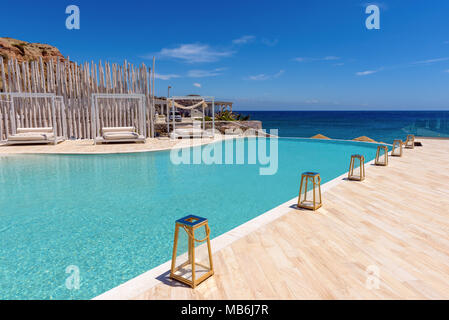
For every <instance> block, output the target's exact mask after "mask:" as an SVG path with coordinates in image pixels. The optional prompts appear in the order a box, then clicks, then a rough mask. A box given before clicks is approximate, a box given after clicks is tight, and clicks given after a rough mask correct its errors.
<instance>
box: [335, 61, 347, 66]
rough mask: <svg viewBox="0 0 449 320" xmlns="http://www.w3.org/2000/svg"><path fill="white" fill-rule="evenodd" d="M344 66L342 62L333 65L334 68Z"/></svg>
mask: <svg viewBox="0 0 449 320" xmlns="http://www.w3.org/2000/svg"><path fill="white" fill-rule="evenodd" d="M344 65H345V64H344V63H343V62H340V63H335V64H334V66H336V67H341V66H344Z"/></svg>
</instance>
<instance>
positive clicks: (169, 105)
mask: <svg viewBox="0 0 449 320" xmlns="http://www.w3.org/2000/svg"><path fill="white" fill-rule="evenodd" d="M175 100H191V101H194V100H203V101H204V102H205V103H207V102H206V101H210V102H211V103H212V132H215V97H210V96H173V97H169V98H167V133H170V112H172V115H173V120H172V125H173V132H174V131H175V129H176V121H175V120H176V119H175V111H176V109H177V107H176V106H175V104H174V103H171V102H174V101H175ZM185 109H186V110H191V109H192V108H189V107H186V108H185ZM204 110H205V108H204V106H203V121H202V124H203V130H205V129H206V122H205V115H204Z"/></svg>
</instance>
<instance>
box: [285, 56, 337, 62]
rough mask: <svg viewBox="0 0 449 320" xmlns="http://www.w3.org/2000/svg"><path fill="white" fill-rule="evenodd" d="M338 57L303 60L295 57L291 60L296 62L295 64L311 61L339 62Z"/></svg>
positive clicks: (303, 58)
mask: <svg viewBox="0 0 449 320" xmlns="http://www.w3.org/2000/svg"><path fill="white" fill-rule="evenodd" d="M340 59H341V58H340V57H337V56H326V57H324V58H305V57H297V58H294V59H293V60H295V61H297V62H309V61H310V62H311V61H335V60H340Z"/></svg>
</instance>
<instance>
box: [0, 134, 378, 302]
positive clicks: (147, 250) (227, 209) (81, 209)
mask: <svg viewBox="0 0 449 320" xmlns="http://www.w3.org/2000/svg"><path fill="white" fill-rule="evenodd" d="M245 143H247V140H245ZM353 153H359V154H363V155H365V157H366V159H367V161H369V160H372V159H373V158H374V157H375V153H376V145H373V144H365V143H350V142H335V141H334V142H330V141H315V140H307V139H279V169H278V171H277V173H276V174H275V175H272V176H261V175H259V168H260V166H259V165H248V164H246V165H205V164H201V165H178V166H177V165H173V164H172V163H171V162H170V153H169V152H167V151H165V152H153V153H138V154H120V155H23V156H4V157H1V158H0V161H1V166H0V203H1V205H0V243H1V245H0V299H90V298H93V297H95V296H97V295H99V294H101V293H103V292H105V291H107V290H109V289H111V288H113V287H115V286H117V285H119V284H121V283H123V282H125V281H127V280H129V279H131V278H133V277H135V276H137V275H139V274H141V273H143V272H145V271H147V270H149V269H151V268H153V267H156V266H158V265H159V264H161V263H164V262H165V261H167V260H169V259H170V258H171V250H172V242H173V232H174V222H175V220H176V219H178V218H180V217H183V216H185V215H187V214H195V215H199V216H204V217H207V218H208V219H209V224H210V227H211V231H212V233H211V235H212V237H216V236H218V235H220V234H223V233H225V232H227V231H229V230H231V229H232V228H234V227H237V226H238V225H241V224H242V223H244V222H246V221H248V220H251V219H252V218H254V217H256V216H258V215H260V214H262V213H264V212H265V211H267V210H270V209H272V208H274V207H276V206H278V205H280V204H282V203H283V202H285V201H288V200H290V199H291V198H293V197H295V196H296V195H297V192H298V189H299V177H300V173H301V172H304V171H318V172H320V173H321V177H322V179H323V181H324V182H327V181H329V180H332V179H333V178H335V177H337V176H339V175H341V174H343V173H345V172H346V171H347V170H348V165H349V159H350V155H351V154H353ZM224 156H225V155H223V157H224ZM324 200H325V199H324ZM71 265H74V266H77V267H78V268H79V270H80V277H81V279H80V289H79V290H68V289H67V288H66V285H65V282H66V279H67V277H68V276H69V274H67V273H66V268H67V267H68V266H71Z"/></svg>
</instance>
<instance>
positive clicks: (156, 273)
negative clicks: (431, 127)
mask: <svg viewBox="0 0 449 320" xmlns="http://www.w3.org/2000/svg"><path fill="white" fill-rule="evenodd" d="M331 140H334V139H331ZM349 141H352V140H349ZM388 155H389V156H391V151H390V152H389V153H388ZM374 163H375V159H373V160H371V161H369V162H367V163H365V166H366V168H365V170H369V168H371V167H372V166H371V165H374ZM348 172H349V171H347V172H345V173H344V174H342V175H340V176H338V177H336V178H334V179H332V180H330V181H328V182H326V183H325V184H323V185H322V186H321V192H322V193H323V194H324V193H326V192H327V191H328V190H330V189H331V188H333V187H335V186H337V185H339V184H340V183H343V182H344V181H346V180H347V179H346V178H347V177H348ZM297 201H298V197H294V198H293V199H291V200H289V201H287V202H284V203H282V204H281V205H279V206H277V207H275V208H273V209H271V210H268V211H266V212H265V213H262V214H261V215H259V216H257V217H255V218H253V219H251V220H249V221H247V222H245V223H243V224H241V225H239V226H237V227H235V228H234V229H231V230H229V231H227V232H225V233H223V234H222V235H220V236H218V237H216V238H214V239H212V240H211V247H212V254H213V253H216V252H218V251H220V250H221V249H224V248H225V247H227V246H229V245H231V244H232V243H233V242H235V241H237V240H239V239H241V238H243V237H245V236H247V235H248V234H250V233H252V232H254V231H256V230H257V229H259V228H261V227H263V226H265V225H267V224H268V223H270V222H272V221H274V220H277V219H279V218H281V217H282V216H284V215H285V214H287V213H289V212H290V211H291V210H292V208H293V207H296V204H297ZM170 268H171V259H170V260H168V261H166V262H164V263H162V264H161V265H159V266H157V267H154V268H152V269H150V270H148V271H146V272H144V273H142V274H140V275H138V276H136V277H134V278H132V279H130V280H128V281H126V282H124V283H122V284H120V285H118V286H116V287H114V288H112V289H110V290H108V291H106V292H104V293H102V294H100V295H98V296H96V297H94V298H93V299H92V300H130V299H134V298H136V297H137V296H139V295H140V294H143V293H144V292H145V291H147V290H149V289H151V288H153V287H154V286H156V285H158V284H160V283H162V281H161V280H159V278H162V277H163V276H165V275H168V274H169V272H170Z"/></svg>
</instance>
